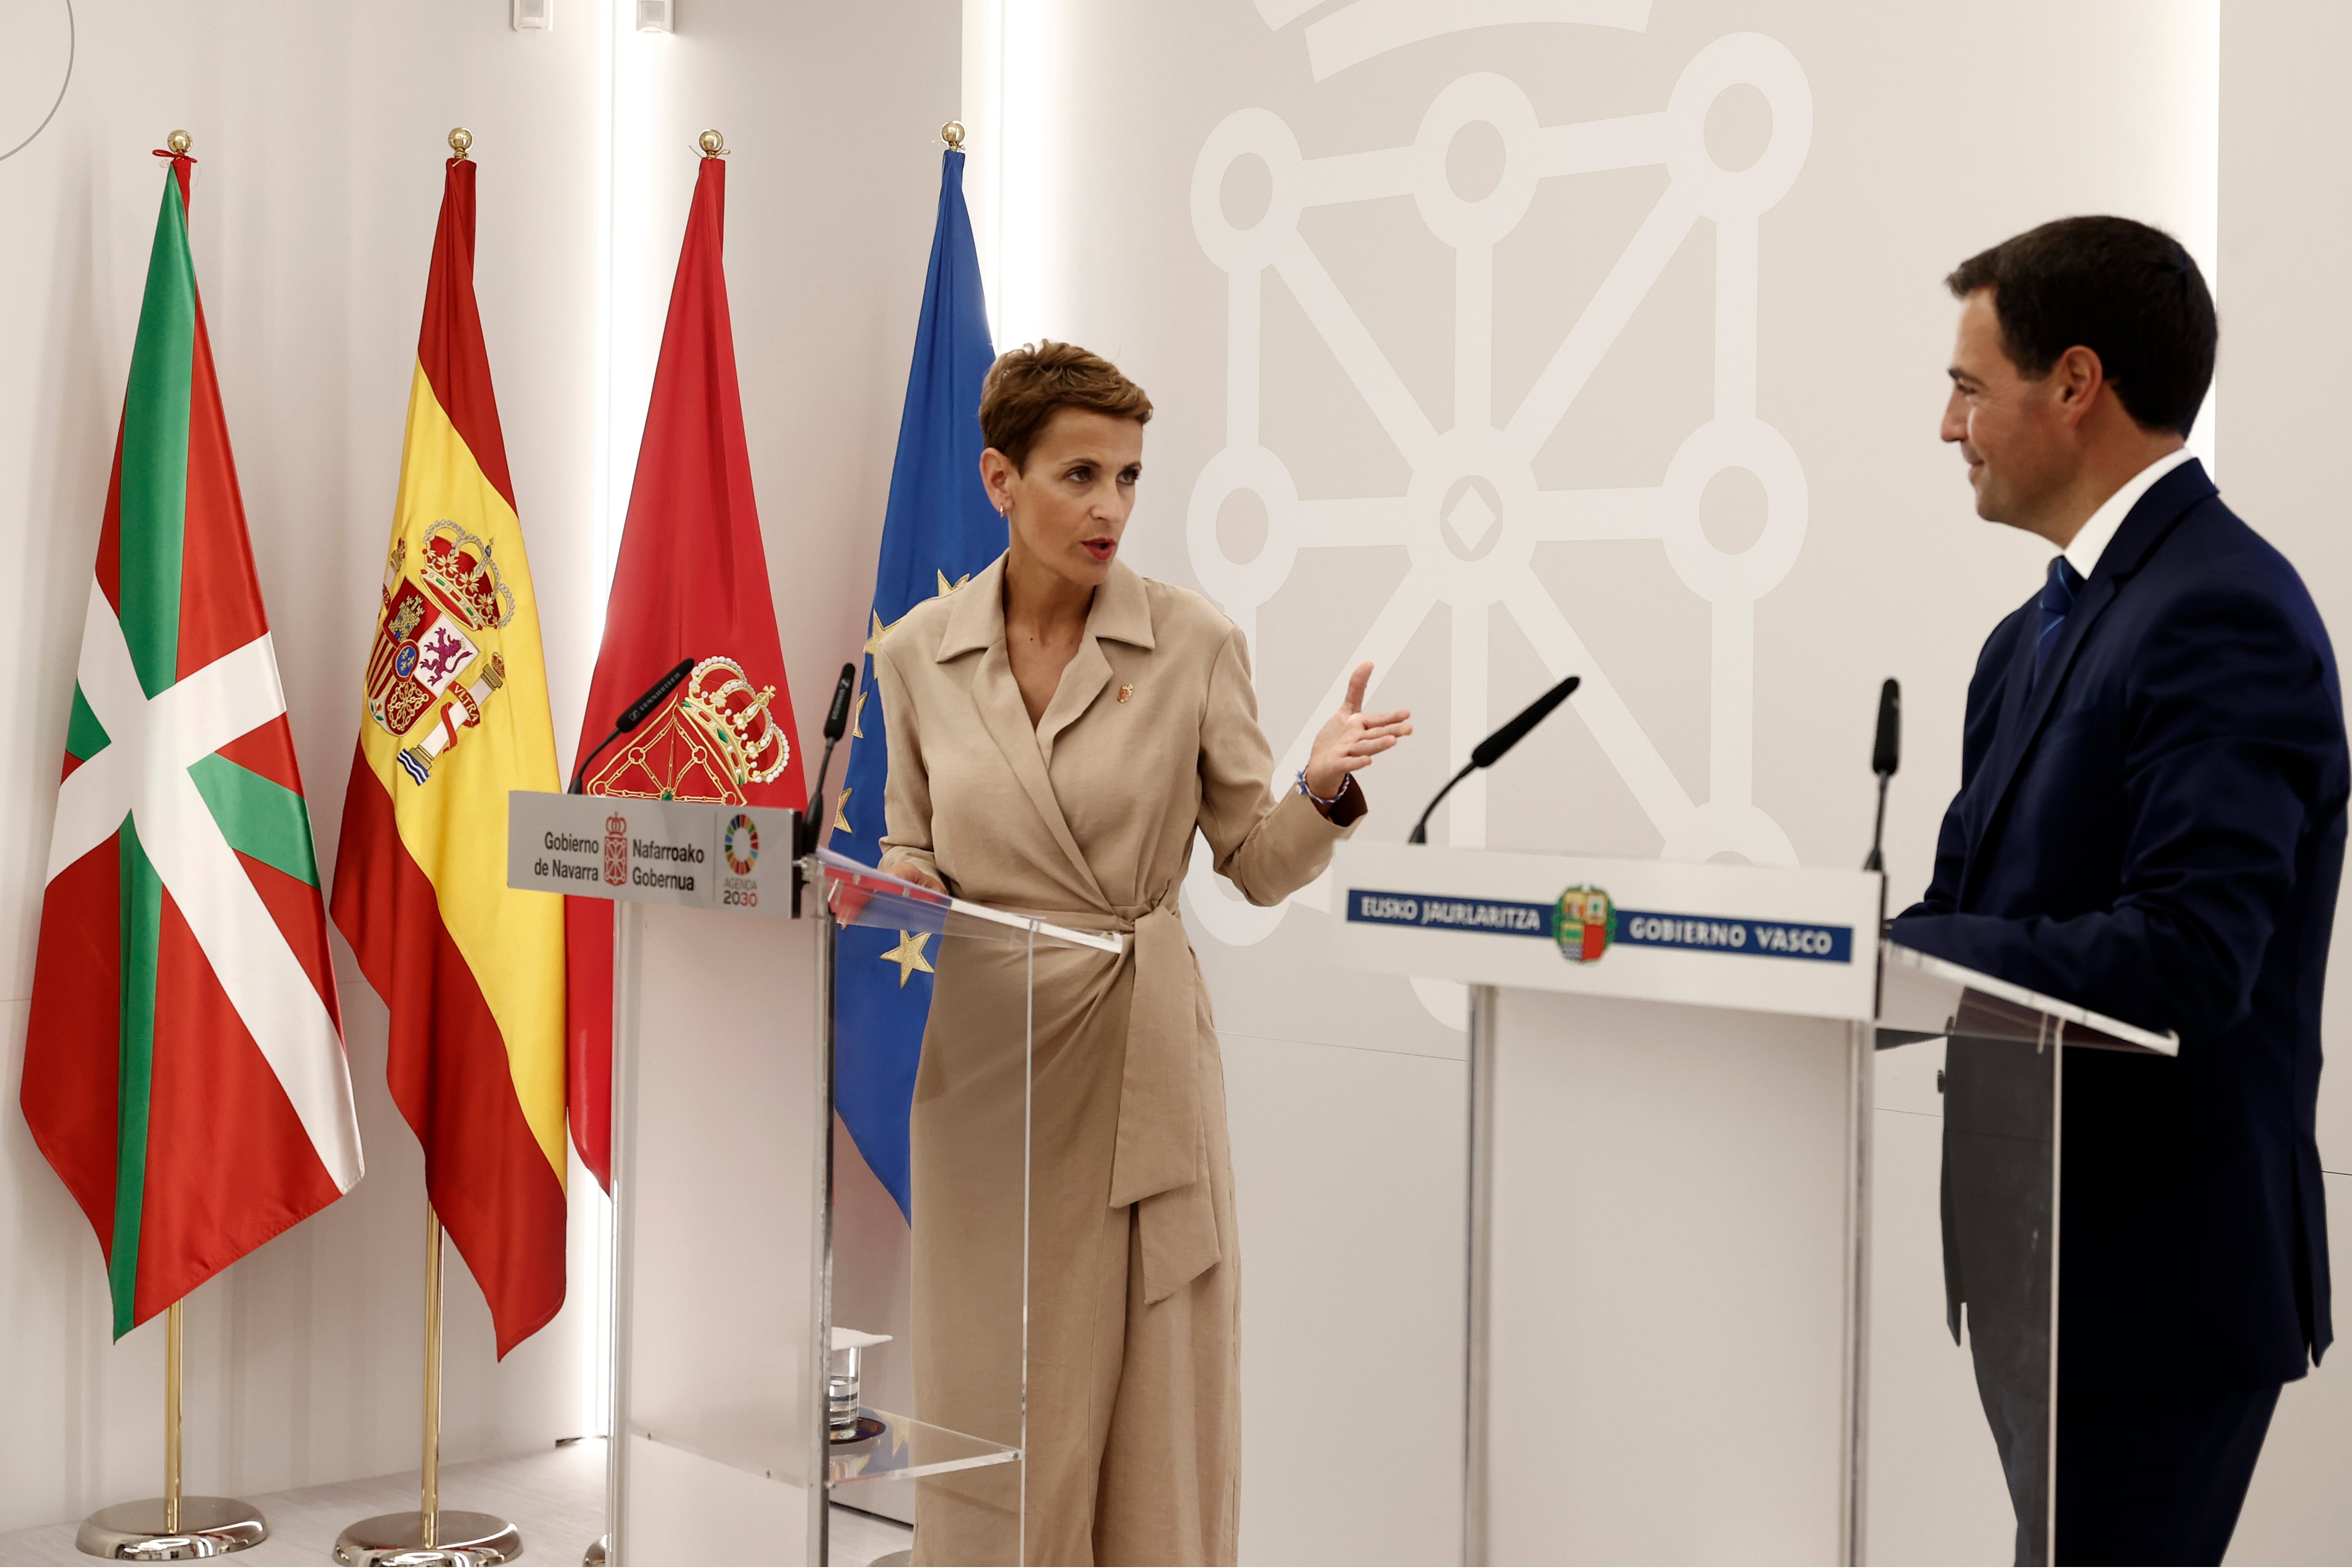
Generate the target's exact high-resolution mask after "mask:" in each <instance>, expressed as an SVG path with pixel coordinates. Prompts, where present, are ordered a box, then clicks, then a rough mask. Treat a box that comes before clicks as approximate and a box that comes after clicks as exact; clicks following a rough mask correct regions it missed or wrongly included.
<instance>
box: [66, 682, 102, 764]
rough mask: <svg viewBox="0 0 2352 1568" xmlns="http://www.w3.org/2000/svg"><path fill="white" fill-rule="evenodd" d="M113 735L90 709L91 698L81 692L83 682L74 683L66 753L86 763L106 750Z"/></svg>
mask: <svg viewBox="0 0 2352 1568" xmlns="http://www.w3.org/2000/svg"><path fill="white" fill-rule="evenodd" d="M112 739H113V737H112V736H110V735H109V734H108V733H107V732H106V726H105V725H103V724H101V723H100V722H99V721H98V715H97V714H96V713H94V712H92V711H90V706H89V698H87V697H84V696H83V695H82V694H81V683H80V682H79V681H76V682H75V683H74V700H73V717H72V718H71V719H69V720H68V721H66V755H68V756H69V757H71V758H73V759H74V760H75V761H76V762H80V763H86V762H88V761H89V760H90V758H92V757H94V756H96V755H98V753H99V752H102V751H104V750H106V746H107V742H109V741H110V740H112Z"/></svg>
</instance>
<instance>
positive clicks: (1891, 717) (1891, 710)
mask: <svg viewBox="0 0 2352 1568" xmlns="http://www.w3.org/2000/svg"><path fill="white" fill-rule="evenodd" d="M1902 760H1903V688H1902V686H1901V685H1899V684H1898V683H1897V682H1896V681H1895V679H1893V678H1892V677H1890V678H1888V679H1887V682H1886V684H1885V685H1884V686H1882V687H1880V688H1879V689H1878V735H1877V738H1876V739H1875V740H1874V741H1873V742H1871V746H1870V771H1871V772H1872V773H1876V774H1878V775H1879V776H1880V777H1881V778H1886V777H1889V776H1891V775H1892V774H1893V773H1894V772H1895V768H1896V766H1897V765H1898V764H1899V763H1901V762H1902Z"/></svg>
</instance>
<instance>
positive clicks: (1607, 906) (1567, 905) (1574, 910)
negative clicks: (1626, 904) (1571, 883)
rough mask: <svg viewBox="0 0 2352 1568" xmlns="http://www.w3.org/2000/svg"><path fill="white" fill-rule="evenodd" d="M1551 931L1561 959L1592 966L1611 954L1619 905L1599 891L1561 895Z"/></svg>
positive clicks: (1576, 890)
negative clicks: (1610, 946)
mask: <svg viewBox="0 0 2352 1568" xmlns="http://www.w3.org/2000/svg"><path fill="white" fill-rule="evenodd" d="M1551 931H1552V936H1553V938H1554V939H1555V940H1557V941H1558V942H1559V955H1560V956H1561V957H1562V958H1565V959H1567V960H1568V961H1569V962H1570V963H1591V962H1593V961H1594V960H1595V959H1597V958H1599V957H1600V956H1601V954H1602V953H1604V952H1608V951H1609V940H1610V939H1611V938H1612V937H1613V936H1615V935H1616V934H1617V906H1616V904H1615V903H1614V902H1613V901H1612V900H1611V899H1610V897H1609V895H1608V894H1607V893H1605V892H1603V891H1602V890H1601V889H1599V888H1593V887H1582V888H1570V889H1568V890H1567V891H1566V892H1564V893H1562V894H1560V896H1559V909H1558V910H1556V911H1555V912H1554V914H1553V916H1552V922H1551Z"/></svg>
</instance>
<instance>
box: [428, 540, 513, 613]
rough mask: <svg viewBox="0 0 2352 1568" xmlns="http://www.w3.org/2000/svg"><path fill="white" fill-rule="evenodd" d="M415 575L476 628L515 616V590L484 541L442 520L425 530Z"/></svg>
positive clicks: (442, 602) (444, 606) (454, 611)
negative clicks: (422, 548)
mask: <svg viewBox="0 0 2352 1568" xmlns="http://www.w3.org/2000/svg"><path fill="white" fill-rule="evenodd" d="M416 574H417V575H418V576H419V577H421V578H423V579H424V582H425V588H426V589H427V590H429V591H430V592H431V593H432V595H433V596H434V597H435V598H436V599H438V600H439V601H440V602H441V605H442V607H443V608H445V609H446V610H447V611H448V612H449V613H450V614H451V615H454V616H457V618H458V619H460V620H462V621H464V622H465V623H466V624H467V626H471V627H472V628H473V629H474V630H476V631H480V630H482V629H483V628H484V627H486V626H505V625H506V624H507V623H508V622H509V621H510V620H512V619H514V613H515V601H514V593H513V591H512V590H511V589H509V588H508V586H507V582H506V577H505V575H504V574H502V573H500V572H499V565H498V563H497V562H495V561H493V560H491V559H490V547H489V544H488V542H487V541H485V540H481V539H478V538H476V537H475V536H474V535H472V534H470V533H468V532H467V531H465V530H464V529H462V528H460V527H458V526H457V524H456V523H454V522H450V521H447V520H446V519H444V520H443V521H439V522H436V523H435V524H434V525H433V526H432V527H431V528H428V529H426V530H425V550H424V559H423V560H421V561H420V562H418V563H417V570H416Z"/></svg>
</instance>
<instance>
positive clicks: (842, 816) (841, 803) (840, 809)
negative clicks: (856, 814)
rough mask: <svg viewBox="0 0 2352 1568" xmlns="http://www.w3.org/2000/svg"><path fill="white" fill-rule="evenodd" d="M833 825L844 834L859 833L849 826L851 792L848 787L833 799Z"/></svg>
mask: <svg viewBox="0 0 2352 1568" xmlns="http://www.w3.org/2000/svg"><path fill="white" fill-rule="evenodd" d="M833 825H834V826H835V827H838V828H839V829H841V831H843V832H844V833H855V832H856V831H857V829H856V828H855V827H852V826H849V791H848V789H847V788H846V787H845V788H844V789H843V790H842V792H841V793H840V794H839V795H835V796H834V797H833Z"/></svg>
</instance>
